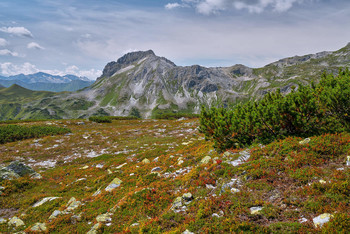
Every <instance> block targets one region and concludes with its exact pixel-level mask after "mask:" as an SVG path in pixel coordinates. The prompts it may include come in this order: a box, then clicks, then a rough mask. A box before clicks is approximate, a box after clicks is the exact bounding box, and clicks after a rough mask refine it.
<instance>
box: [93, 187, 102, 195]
mask: <svg viewBox="0 0 350 234" xmlns="http://www.w3.org/2000/svg"><path fill="white" fill-rule="evenodd" d="M99 194H101V188H99V189H97V191H96V192H95V193H94V194H92V196H93V197H96V196H97V195H99Z"/></svg>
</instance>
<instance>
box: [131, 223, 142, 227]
mask: <svg viewBox="0 0 350 234" xmlns="http://www.w3.org/2000/svg"><path fill="white" fill-rule="evenodd" d="M139 225H140V224H139V223H133V224H131V225H130V227H136V226H139Z"/></svg>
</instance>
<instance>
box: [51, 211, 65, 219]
mask: <svg viewBox="0 0 350 234" xmlns="http://www.w3.org/2000/svg"><path fill="white" fill-rule="evenodd" d="M60 214H62V212H61V211H59V210H55V211H54V212H52V214H51V215H50V217H49V220H52V219H55V218H57V216H59V215H60Z"/></svg>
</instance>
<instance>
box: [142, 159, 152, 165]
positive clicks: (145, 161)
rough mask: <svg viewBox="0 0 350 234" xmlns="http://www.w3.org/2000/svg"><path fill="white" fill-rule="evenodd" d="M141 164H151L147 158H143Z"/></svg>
mask: <svg viewBox="0 0 350 234" xmlns="http://www.w3.org/2000/svg"><path fill="white" fill-rule="evenodd" d="M142 163H143V164H149V163H151V161H149V160H148V159H147V158H145V159H144V160H142Z"/></svg>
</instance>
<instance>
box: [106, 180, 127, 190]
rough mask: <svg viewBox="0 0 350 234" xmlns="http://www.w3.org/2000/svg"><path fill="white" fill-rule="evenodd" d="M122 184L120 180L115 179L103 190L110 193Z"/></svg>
mask: <svg viewBox="0 0 350 234" xmlns="http://www.w3.org/2000/svg"><path fill="white" fill-rule="evenodd" d="M122 182H123V181H121V180H120V179H118V178H115V179H114V180H112V182H111V183H110V184H109V185H108V186H107V187H106V188H105V190H106V191H108V192H110V191H112V190H113V189H115V188H118V187H119V186H120V184H121V183H122Z"/></svg>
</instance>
